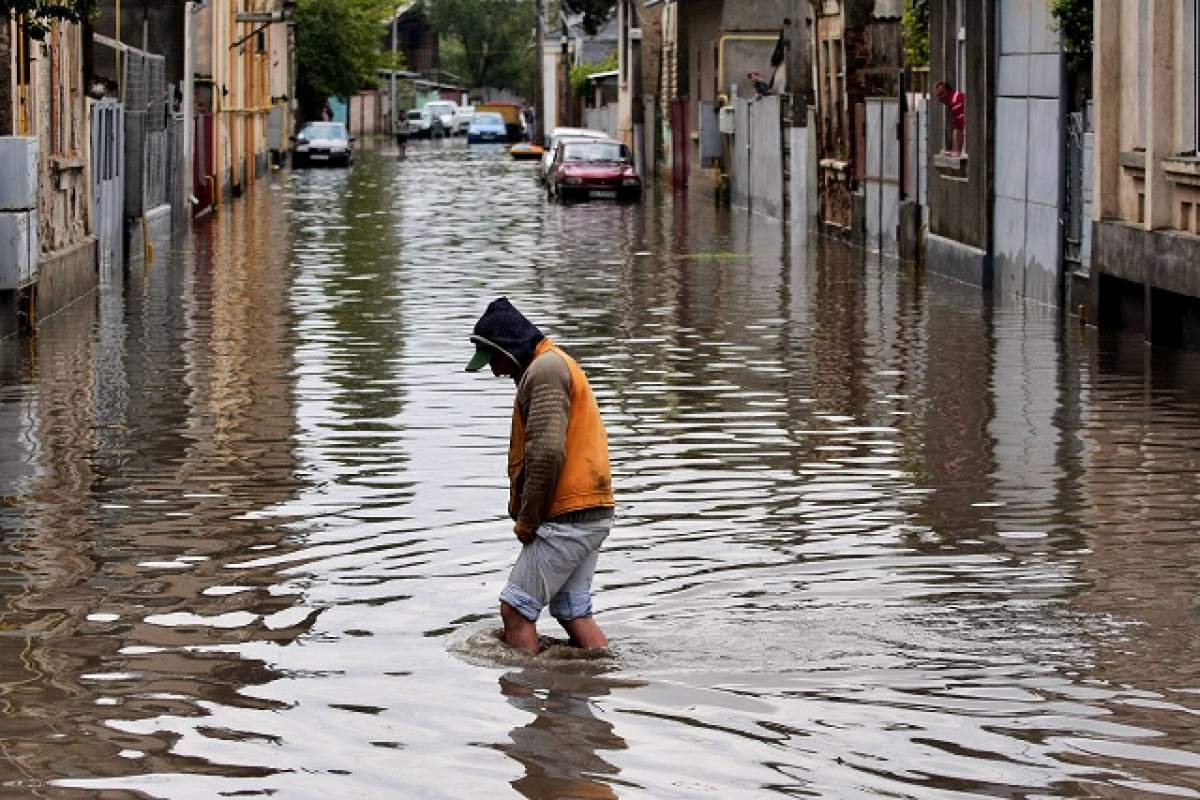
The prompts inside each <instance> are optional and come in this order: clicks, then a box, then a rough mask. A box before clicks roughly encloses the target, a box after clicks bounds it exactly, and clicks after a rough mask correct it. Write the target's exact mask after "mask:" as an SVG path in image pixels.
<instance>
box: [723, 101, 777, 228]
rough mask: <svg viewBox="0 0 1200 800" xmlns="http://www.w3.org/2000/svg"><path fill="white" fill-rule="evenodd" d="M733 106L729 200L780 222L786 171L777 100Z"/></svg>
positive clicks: (738, 103)
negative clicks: (734, 109)
mask: <svg viewBox="0 0 1200 800" xmlns="http://www.w3.org/2000/svg"><path fill="white" fill-rule="evenodd" d="M735 105H736V111H735V112H734V129H735V130H734V134H733V157H732V159H731V162H732V163H731V164H730V171H729V179H730V195H731V199H732V201H733V203H734V204H735V205H739V206H744V207H745V208H747V209H749V210H751V211H753V212H756V213H759V214H766V215H767V216H770V217H774V218H776V219H782V217H783V210H784V200H783V184H784V175H785V173H786V169H785V163H784V146H783V123H782V118H781V116H780V102H779V97H778V96H776V95H768V96H766V97H757V98H754V99H753V100H744V99H742V98H738V99H737V100H736V102H735Z"/></svg>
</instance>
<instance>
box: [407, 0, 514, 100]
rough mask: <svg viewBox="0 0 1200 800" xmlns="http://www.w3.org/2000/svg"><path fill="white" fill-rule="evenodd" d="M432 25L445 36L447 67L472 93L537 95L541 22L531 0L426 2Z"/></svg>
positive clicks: (434, 0)
mask: <svg viewBox="0 0 1200 800" xmlns="http://www.w3.org/2000/svg"><path fill="white" fill-rule="evenodd" d="M425 9H426V12H427V13H428V15H429V22H430V24H432V25H433V28H434V30H436V31H437V32H438V33H439V34H440V35H441V42H442V47H443V48H444V50H443V61H442V63H443V66H445V68H446V69H447V70H448V71H450V72H453V73H455V74H456V75H458V76H459V77H460V78H462V80H463V81H465V82H466V84H467V86H468V88H471V89H478V88H482V87H485V86H487V87H496V88H507V89H512V90H514V91H516V92H519V93H523V94H524V93H527V92H528V93H531V87H532V81H533V77H534V76H535V75H536V71H537V62H536V59H535V54H534V52H533V30H534V27H535V20H534V16H533V3H531V2H529V0H425Z"/></svg>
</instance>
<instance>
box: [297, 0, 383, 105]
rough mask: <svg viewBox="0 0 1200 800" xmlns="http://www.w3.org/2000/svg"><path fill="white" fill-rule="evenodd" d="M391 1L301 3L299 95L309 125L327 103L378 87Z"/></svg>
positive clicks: (306, 0) (307, 0) (309, 0)
mask: <svg viewBox="0 0 1200 800" xmlns="http://www.w3.org/2000/svg"><path fill="white" fill-rule="evenodd" d="M394 10H395V7H394V4H393V3H392V2H391V0H300V2H299V5H297V7H296V13H295V22H296V84H297V85H296V94H297V96H298V98H297V99H298V100H299V101H300V112H301V114H302V115H303V116H304V117H305V118H307V119H313V118H315V117H317V116H319V115H320V111H321V109H322V108H323V107H324V105H325V101H326V99H328V98H330V97H349V96H351V95H354V94H357V93H358V91H359V90H360V89H362V88H364V87H366V86H371V85H374V82H375V80H376V71H377V70H378V69H379V67H380V66H381V65H382V63H383V54H382V53H381V52H380V47H381V43H382V40H383V34H384V25H385V23H386V22H387V20H388V19H389V16H390V14H391V13H392V12H393V11H394Z"/></svg>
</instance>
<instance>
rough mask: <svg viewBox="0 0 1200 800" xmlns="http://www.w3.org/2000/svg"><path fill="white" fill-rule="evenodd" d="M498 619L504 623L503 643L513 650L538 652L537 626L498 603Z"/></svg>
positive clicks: (504, 604)
mask: <svg viewBox="0 0 1200 800" xmlns="http://www.w3.org/2000/svg"><path fill="white" fill-rule="evenodd" d="M500 619H502V620H503V621H504V642H505V644H507V645H508V646H509V647H511V648H513V649H514V650H524V651H526V652H528V653H536V652H537V651H538V637H537V625H535V624H534V623H532V622H530V621H529V620H527V619H525V617H523V616H521V612H520V611H517V610H516V609H515V608H513V607H512V606H510V605H509V604H508V603H506V602H504V601H503V600H501V601H500Z"/></svg>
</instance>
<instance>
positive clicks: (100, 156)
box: [91, 98, 125, 286]
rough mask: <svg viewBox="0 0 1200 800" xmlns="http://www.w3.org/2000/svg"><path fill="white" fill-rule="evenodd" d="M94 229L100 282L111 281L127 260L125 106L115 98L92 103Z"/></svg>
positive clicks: (106, 282)
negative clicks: (125, 258)
mask: <svg viewBox="0 0 1200 800" xmlns="http://www.w3.org/2000/svg"><path fill="white" fill-rule="evenodd" d="M91 123H92V124H91V131H92V208H93V210H94V219H93V232H94V233H95V235H96V245H97V249H98V250H99V261H100V284H101V285H102V286H104V285H108V284H109V283H111V282H112V280H113V278H114V276H115V275H116V274H118V273H119V271H120V269H121V266H122V264H123V263H124V256H125V252H124V230H123V227H122V222H123V219H124V215H125V208H124V206H125V203H124V199H125V195H124V187H123V185H122V178H121V176H122V174H123V173H124V155H125V143H124V135H125V109H124V107H123V106H122V105H121V104H120V103H118V102H117V101H116V100H115V99H113V98H105V99H104V100H101V101H99V102H97V103H95V104H94V105H93V106H92V120H91Z"/></svg>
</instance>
